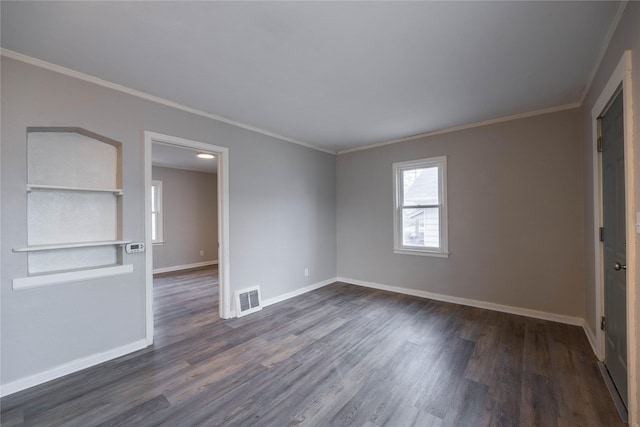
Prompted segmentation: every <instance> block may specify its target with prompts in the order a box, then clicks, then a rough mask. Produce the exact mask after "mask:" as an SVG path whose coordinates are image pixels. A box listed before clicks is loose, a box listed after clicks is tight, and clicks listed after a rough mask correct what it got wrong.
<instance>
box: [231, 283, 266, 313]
mask: <svg viewBox="0 0 640 427" xmlns="http://www.w3.org/2000/svg"><path fill="white" fill-rule="evenodd" d="M260 310H262V304H261V303H260V287H259V286H255V287H253V288H247V289H243V290H241V291H236V316H237V317H242V316H244V315H247V314H250V313H254V312H256V311H260Z"/></svg>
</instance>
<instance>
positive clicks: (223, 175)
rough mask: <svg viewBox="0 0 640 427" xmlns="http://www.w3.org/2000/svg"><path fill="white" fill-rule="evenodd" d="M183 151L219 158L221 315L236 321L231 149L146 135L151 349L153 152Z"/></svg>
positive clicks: (149, 339)
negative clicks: (159, 148) (164, 148)
mask: <svg viewBox="0 0 640 427" xmlns="http://www.w3.org/2000/svg"><path fill="white" fill-rule="evenodd" d="M154 142H155V143H161V144H165V145H172V146H175V147H181V148H191V149H194V150H203V151H207V152H212V153H215V154H216V155H217V156H218V241H219V243H220V246H219V249H218V262H219V264H218V267H219V276H220V277H219V279H220V293H219V304H218V306H219V315H220V317H221V318H223V319H229V318H231V317H232V313H231V291H230V289H231V287H230V283H231V281H230V277H231V274H230V269H229V149H228V148H227V147H220V146H217V145H212V144H207V143H203V142H199V141H193V140H190V139H185V138H180V137H177V136H171V135H163V134H160V133H156V132H151V131H144V156H143V157H144V184H145V190H144V197H145V220H144V223H145V243H146V247H147V251H146V254H145V256H146V258H145V261H146V267H145V294H146V295H145V319H146V328H145V329H146V330H145V337H146V341H147V345H151V344H153V320H154V319H153V253H152V251H153V245H152V243H151V194H150V191H151V166H152V165H151V150H152V144H153V143H154Z"/></svg>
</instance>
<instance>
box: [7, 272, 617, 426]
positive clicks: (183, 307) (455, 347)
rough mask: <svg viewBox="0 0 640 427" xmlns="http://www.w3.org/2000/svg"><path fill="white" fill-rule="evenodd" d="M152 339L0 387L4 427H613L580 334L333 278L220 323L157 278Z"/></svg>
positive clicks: (200, 300) (202, 280)
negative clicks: (11, 389)
mask: <svg viewBox="0 0 640 427" xmlns="http://www.w3.org/2000/svg"><path fill="white" fill-rule="evenodd" d="M154 286H155V293H156V300H155V313H156V336H155V344H154V346H153V347H152V348H149V349H146V350H142V351H140V352H137V353H135V354H132V355H128V356H125V357H122V358H120V359H117V360H114V361H111V362H108V363H105V364H102V365H100V366H97V367H94V368H90V369H87V370H84V371H82V372H78V373H76V374H73V375H70V376H67V377H65V378H62V379H59V380H55V381H52V382H50V383H48V384H44V385H41V386H37V387H34V388H32V389H30V390H25V391H23V392H20V393H16V394H14V395H11V396H8V397H6V398H4V399H3V400H2V401H1V402H0V403H1V405H2V425H3V426H5V425H6V426H13V425H28V426H41V425H42V426H56V425H65V426H83V427H84V426H95V425H100V426H147V425H166V426H192V425H203V426H214V425H229V426H292V425H309V426H318V425H322V426H324V425H353V426H374V425H388V426H399V427H404V426H412V425H415V426H484V425H504V426H515V425H521V426H534V425H539V426H556V425H558V426H578V425H582V426H616V425H622V424H621V423H620V421H619V418H618V416H617V413H616V410H615V407H614V405H613V402H612V400H611V398H610V397H609V395H608V394H607V390H606V388H605V385H604V382H603V381H602V379H601V377H600V374H599V373H598V368H597V366H596V360H595V358H594V356H593V353H592V352H591V349H590V348H589V344H588V343H587V340H586V338H585V336H584V333H583V332H582V330H581V329H580V328H578V327H573V326H567V325H562V324H559V323H553V322H546V321H539V320H533V319H528V318H524V317H519V316H514V315H508V314H503V313H497V312H491V311H485V310H480V309H475V308H469V307H462V306H457V305H453V304H446V303H441V302H436V301H430V300H426V299H420V298H414V297H409V296H404V295H396V294H392V293H387V292H382V291H376V290H371V289H366V288H361V287H357V286H351V285H346V284H341V283H336V284H333V285H331V286H327V287H325V288H322V289H319V290H316V291H314V292H311V293H307V294H305V295H303V296H300V297H297V298H293V299H290V300H288V301H285V302H283V303H280V304H276V305H273V306H270V307H267V308H265V309H264V310H262V311H261V312H259V313H255V314H252V315H249V316H246V317H243V318H241V319H233V320H226V321H222V320H220V319H218V315H217V313H218V307H217V275H216V271H215V270H211V269H208V270H201V271H196V272H189V273H182V274H174V275H171V276H165V277H162V278H157V279H156V280H155V285H154Z"/></svg>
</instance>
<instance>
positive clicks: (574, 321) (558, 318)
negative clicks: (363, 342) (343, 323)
mask: <svg viewBox="0 0 640 427" xmlns="http://www.w3.org/2000/svg"><path fill="white" fill-rule="evenodd" d="M336 280H337V281H338V282H344V283H349V284H352V285H358V286H364V287H367V288H373V289H380V290H383V291H389V292H396V293H399V294H405V295H412V296H416V297H422V298H429V299H433V300H437V301H443V302H450V303H453V304H460V305H467V306H470V307H477V308H484V309H486V310H493V311H500V312H502V313H509V314H516V315H519V316H526V317H532V318H534V319H541V320H550V321H552V322H559V323H565V324H568V325H574V326H583V325H584V319H581V318H580V317H573V316H565V315H563V314H556V313H547V312H545V311H537V310H531V309H528V308H520V307H513V306H510V305H502V304H496V303H492V302H486V301H478V300H473V299H468V298H460V297H453V296H450V295H444V294H438V293H435V292H428V291H420V290H417V289H407V288H400V287H397V286H390V285H384V284H381V283H373V282H366V281H364V280H358V279H350V278H347V277H338V278H337V279H336Z"/></svg>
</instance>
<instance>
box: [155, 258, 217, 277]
mask: <svg viewBox="0 0 640 427" xmlns="http://www.w3.org/2000/svg"><path fill="white" fill-rule="evenodd" d="M210 265H218V260H215V261H204V262H196V263H193V264H185V265H174V266H173V267H163V268H156V269H154V270H153V274H158V273H169V272H171V271H180V270H189V269H192V268H199V267H208V266H210Z"/></svg>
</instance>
